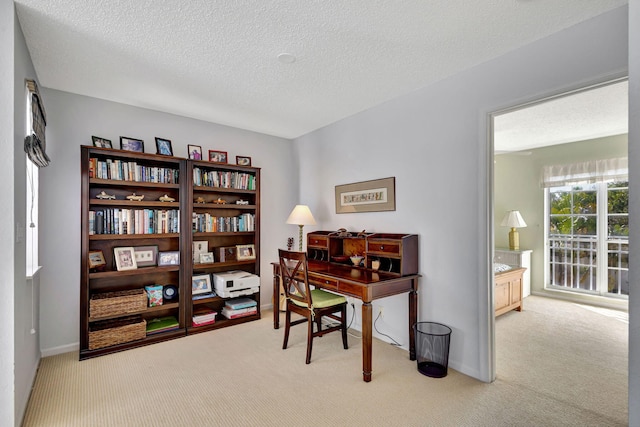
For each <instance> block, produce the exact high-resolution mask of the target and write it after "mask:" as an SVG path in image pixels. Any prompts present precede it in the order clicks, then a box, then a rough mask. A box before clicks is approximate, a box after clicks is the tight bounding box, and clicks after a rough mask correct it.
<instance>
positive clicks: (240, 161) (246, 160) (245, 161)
mask: <svg viewBox="0 0 640 427" xmlns="http://www.w3.org/2000/svg"><path fill="white" fill-rule="evenodd" d="M236 165H238V166H251V157H247V156H236Z"/></svg>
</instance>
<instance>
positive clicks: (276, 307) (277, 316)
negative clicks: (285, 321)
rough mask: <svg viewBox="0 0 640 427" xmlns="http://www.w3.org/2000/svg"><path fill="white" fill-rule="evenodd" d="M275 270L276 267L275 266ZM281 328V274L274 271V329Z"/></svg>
mask: <svg viewBox="0 0 640 427" xmlns="http://www.w3.org/2000/svg"><path fill="white" fill-rule="evenodd" d="M274 270H275V268H274ZM278 328H280V276H279V275H278V274H277V273H276V271H274V272H273V329H278Z"/></svg>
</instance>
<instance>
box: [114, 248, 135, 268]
mask: <svg viewBox="0 0 640 427" xmlns="http://www.w3.org/2000/svg"><path fill="white" fill-rule="evenodd" d="M113 257H114V259H115V260H116V270H118V271H124V270H135V269H137V268H138V264H136V255H135V249H133V247H132V246H126V247H120V248H113Z"/></svg>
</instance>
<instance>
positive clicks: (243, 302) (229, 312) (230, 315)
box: [222, 297, 258, 319]
mask: <svg viewBox="0 0 640 427" xmlns="http://www.w3.org/2000/svg"><path fill="white" fill-rule="evenodd" d="M256 313H258V303H257V302H256V301H254V300H252V299H251V298H246V297H245V298H234V299H230V300H228V301H226V302H225V304H224V307H223V308H222V315H223V316H224V317H226V318H227V319H237V318H239V317H245V316H252V315H254V314H256Z"/></svg>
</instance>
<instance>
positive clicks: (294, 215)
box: [287, 205, 316, 225]
mask: <svg viewBox="0 0 640 427" xmlns="http://www.w3.org/2000/svg"><path fill="white" fill-rule="evenodd" d="M287 224H295V225H316V220H315V219H313V215H311V210H310V209H309V206H307V205H296V207H295V208H293V210H292V211H291V214H290V215H289V218H287Z"/></svg>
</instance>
